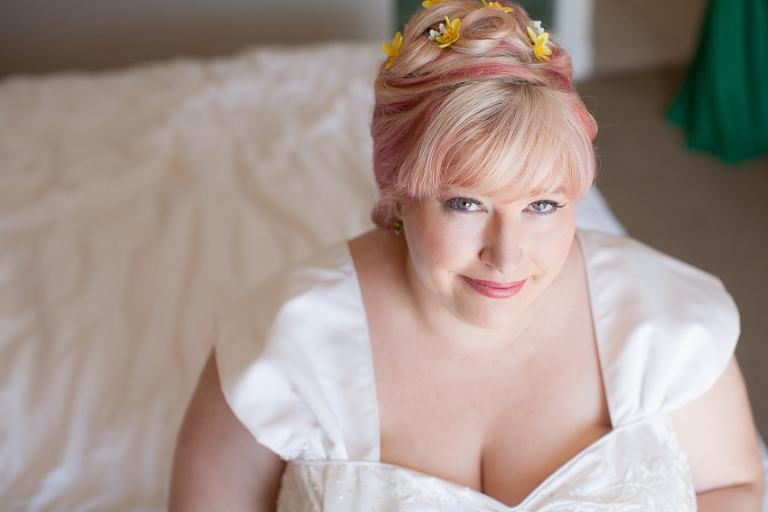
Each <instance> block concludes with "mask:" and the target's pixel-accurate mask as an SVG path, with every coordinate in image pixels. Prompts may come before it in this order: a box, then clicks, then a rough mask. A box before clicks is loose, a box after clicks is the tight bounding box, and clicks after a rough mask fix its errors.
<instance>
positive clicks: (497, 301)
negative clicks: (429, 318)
mask: <svg viewBox="0 0 768 512" xmlns="http://www.w3.org/2000/svg"><path fill="white" fill-rule="evenodd" d="M574 206H575V201H574V200H573V199H572V198H569V197H566V196H564V195H562V194H549V195H546V196H529V197H522V198H519V197H518V198H505V197H499V196H477V195H473V194H471V193H470V191H468V190H461V189H450V190H445V191H444V192H443V193H442V194H440V195H439V196H438V197H436V198H430V199H425V200H423V201H420V202H408V201H406V202H404V203H403V204H402V212H401V218H402V220H403V228H404V233H405V237H406V241H407V245H408V252H409V256H410V258H409V261H408V279H409V284H410V286H411V287H412V290H413V292H414V296H415V297H416V300H417V306H419V307H420V308H427V309H426V310H425V311H428V312H434V311H437V312H441V308H442V312H444V311H445V310H447V311H449V312H450V313H452V314H453V316H455V317H456V318H458V319H460V320H462V321H463V322H465V323H468V324H470V325H474V326H477V327H482V328H488V329H496V328H503V327H505V326H509V325H511V324H512V323H514V322H515V321H516V320H518V319H520V318H522V317H523V316H524V314H525V312H526V311H528V310H529V307H530V306H531V304H533V303H534V301H536V300H537V299H538V298H539V297H541V298H542V299H543V300H546V297H545V296H542V294H543V293H544V292H545V290H546V288H547V286H548V285H549V284H550V283H551V282H552V280H553V279H554V278H555V276H557V274H558V272H559V271H560V269H561V268H562V266H563V264H564V262H565V260H566V257H567V256H568V253H569V250H570V248H571V245H572V244H573V240H574V230H575V216H574ZM435 308H437V309H435Z"/></svg>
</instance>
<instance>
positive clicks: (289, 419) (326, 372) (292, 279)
mask: <svg viewBox="0 0 768 512" xmlns="http://www.w3.org/2000/svg"><path fill="white" fill-rule="evenodd" d="M217 324H218V336H217V342H216V361H217V365H218V370H219V375H220V380H221V385H222V389H223V391H224V396H225V398H226V400H227V403H228V404H229V406H230V407H231V409H232V411H233V412H234V413H235V415H236V416H237V417H238V419H239V420H240V421H241V422H242V423H243V424H244V425H245V426H246V428H248V430H249V431H250V432H251V433H252V434H253V436H254V437H255V438H256V439H257V440H258V441H259V443H261V444H263V445H264V446H266V447H267V448H269V449H271V450H272V451H273V452H275V453H277V454H278V455H279V456H281V457H282V458H283V459H285V460H296V459H303V460H346V459H349V458H353V459H356V460H378V456H379V439H378V437H377V432H378V422H379V420H378V410H377V402H376V390H375V382H374V376H373V367H372V364H373V363H372V359H371V353H370V343H369V340H368V328H367V320H366V317H365V312H364V310H363V306H362V298H361V296H360V288H359V284H358V281H357V274H356V271H355V268H354V263H353V262H352V257H351V255H350V253H349V248H348V246H347V244H346V243H343V244H338V245H335V246H332V247H331V248H329V249H328V250H326V251H324V252H322V253H320V254H318V255H317V256H316V257H314V258H312V259H311V260H310V261H308V262H306V263H304V264H301V265H299V266H297V267H295V268H292V269H291V270H288V271H286V272H283V273H280V274H279V275H277V276H275V277H273V278H271V279H269V280H267V281H266V282H264V283H263V284H262V285H260V286H258V287H257V288H256V289H254V290H253V291H252V292H251V293H250V294H248V295H247V296H246V297H244V298H243V299H242V301H241V302H239V303H238V304H237V305H236V307H235V308H233V309H231V310H230V311H227V312H226V313H225V314H224V315H222V316H221V317H220V318H219V320H218V322H217ZM350 426H353V427H354V431H350V430H351V429H350V428H349V427H350Z"/></svg>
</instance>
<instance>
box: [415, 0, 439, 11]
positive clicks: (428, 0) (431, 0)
mask: <svg viewBox="0 0 768 512" xmlns="http://www.w3.org/2000/svg"><path fill="white" fill-rule="evenodd" d="M440 2H445V0H424V1H423V2H421V6H422V7H423V8H425V9H429V8H430V7H432V6H433V5H435V4H439V3H440Z"/></svg>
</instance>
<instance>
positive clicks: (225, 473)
mask: <svg viewBox="0 0 768 512" xmlns="http://www.w3.org/2000/svg"><path fill="white" fill-rule="evenodd" d="M283 469H284V462H283V461H282V460H281V459H280V458H279V457H278V456H277V455H275V454H274V453H273V452H271V451H270V450H268V449H267V448H265V447H264V446H262V445H260V444H259V443H257V442H256V440H255V439H254V438H253V436H252V435H251V434H250V432H248V430H247V429H246V428H245V426H243V425H242V423H240V421H239V420H238V419H237V418H236V417H235V415H234V413H233V412H232V410H231V409H230V408H229V405H228V404H227V403H226V400H225V398H224V394H223V393H222V391H221V385H220V383H219V375H218V370H217V368H216V359H215V354H213V353H212V354H211V356H210V357H209V359H208V361H207V363H206V365H205V367H204V369H203V372H202V374H201V376H200V380H199V382H198V385H197V388H196V390H195V393H194V395H193V397H192V400H191V402H190V404H189V407H188V409H187V413H186V416H185V418H184V422H183V424H182V427H181V431H180V433H179V438H178V441H177V445H176V454H175V456H174V462H173V474H172V477H171V489H170V502H169V510H170V511H171V512H179V511H196V510H232V511H238V510H243V511H245V510H248V511H254V510H257V511H269V510H275V506H276V500H277V493H278V490H279V484H280V478H281V476H282V473H283Z"/></svg>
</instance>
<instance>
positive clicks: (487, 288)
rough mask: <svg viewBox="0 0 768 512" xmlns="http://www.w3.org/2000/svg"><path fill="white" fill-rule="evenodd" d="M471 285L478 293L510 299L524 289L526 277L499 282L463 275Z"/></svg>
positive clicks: (492, 297) (489, 296) (494, 297)
mask: <svg viewBox="0 0 768 512" xmlns="http://www.w3.org/2000/svg"><path fill="white" fill-rule="evenodd" d="M461 277H463V278H464V281H466V282H467V284H468V285H469V286H471V287H472V289H473V290H475V291H476V292H477V293H479V294H481V295H485V296H486V297H488V298H491V299H508V298H509V297H513V296H515V295H517V294H518V293H519V292H520V290H522V289H523V285H524V284H525V281H526V279H523V280H522V281H515V282H513V283H497V282H496V281H483V280H482V279H472V278H471V277H467V276H461Z"/></svg>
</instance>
